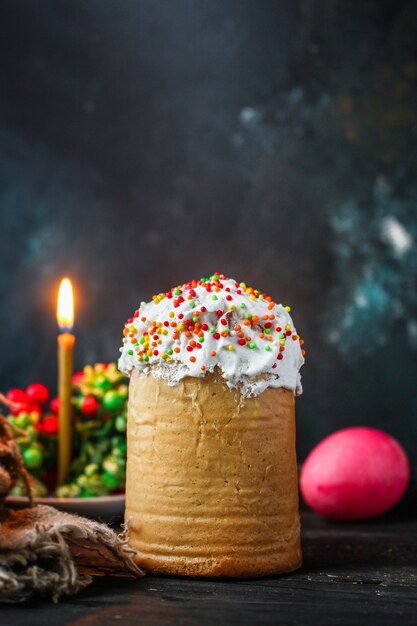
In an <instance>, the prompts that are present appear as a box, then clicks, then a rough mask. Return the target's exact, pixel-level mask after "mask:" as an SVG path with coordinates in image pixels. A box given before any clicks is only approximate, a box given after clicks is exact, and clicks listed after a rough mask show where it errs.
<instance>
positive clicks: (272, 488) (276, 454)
mask: <svg viewBox="0 0 417 626" xmlns="http://www.w3.org/2000/svg"><path fill="white" fill-rule="evenodd" d="M289 312H290V307H288V306H283V305H281V304H277V303H276V302H274V301H273V300H272V298H271V297H270V296H268V295H267V294H265V293H261V292H260V291H258V290H256V289H252V288H250V287H247V286H246V284H245V283H239V282H236V281H234V280H233V279H230V278H227V277H226V276H224V275H223V274H219V273H216V274H213V275H212V276H210V277H208V278H201V279H200V280H194V281H191V282H190V283H186V284H183V285H178V286H177V287H174V288H172V289H170V290H169V291H168V292H165V293H159V294H156V295H155V296H153V298H152V301H151V302H148V303H145V302H142V304H141V305H140V307H139V308H138V309H137V310H136V311H135V313H134V315H133V316H132V317H131V318H129V319H128V320H127V322H126V324H125V328H124V340H123V346H122V348H121V353H122V354H121V357H120V359H119V369H120V370H121V371H122V372H123V373H124V374H126V375H127V376H130V378H131V380H130V387H129V408H128V426H127V483H126V522H127V523H128V527H129V543H130V545H131V546H132V547H133V548H134V549H135V550H136V552H137V557H136V559H137V562H138V564H139V565H140V567H141V568H143V569H144V570H147V571H149V572H158V573H167V574H177V575H192V576H212V577H214V576H262V575H268V574H278V573H282V572H288V571H291V570H294V569H296V568H297V567H299V566H300V564H301V550H300V522H299V515H298V484H297V466H296V457H295V419H294V403H295V399H294V396H295V395H299V394H300V393H301V391H302V388H301V378H300V373H299V370H300V367H301V366H302V364H303V363H304V358H303V354H304V350H303V349H302V347H301V346H302V343H303V342H302V340H301V339H300V337H299V335H298V334H297V331H296V329H295V327H294V324H293V321H292V319H291V316H290V314H289Z"/></svg>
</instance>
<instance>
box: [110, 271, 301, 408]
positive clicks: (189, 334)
mask: <svg viewBox="0 0 417 626" xmlns="http://www.w3.org/2000/svg"><path fill="white" fill-rule="evenodd" d="M290 310H291V309H290V307H289V306H285V307H284V306H282V305H281V304H277V303H276V302H274V300H273V299H272V298H271V297H270V296H268V295H267V294H265V293H261V292H260V291H258V290H257V289H252V287H247V286H246V284H245V283H243V282H242V283H239V282H236V281H235V280H233V279H231V278H227V277H226V276H224V275H223V274H220V273H219V272H216V273H215V274H213V275H212V276H210V277H209V278H201V279H200V280H193V281H191V282H189V283H185V284H184V285H178V286H177V287H174V288H172V289H170V290H169V291H167V292H166V293H159V294H157V295H154V296H153V298H152V302H148V303H144V302H143V303H142V304H141V306H140V308H139V309H137V310H136V311H135V313H134V315H133V317H131V318H129V319H128V320H127V322H126V323H125V327H124V331H123V334H124V338H123V346H122V347H121V348H120V351H121V357H120V359H119V369H120V370H121V371H122V372H123V373H124V374H126V375H130V374H131V372H132V370H133V369H137V370H139V371H140V372H143V373H144V374H148V373H151V374H152V375H154V376H156V377H158V378H163V379H164V380H166V381H167V382H168V384H170V385H175V384H177V383H178V382H179V381H180V380H181V379H182V378H184V377H185V376H194V377H202V376H205V375H206V374H207V373H208V372H212V371H213V370H214V368H215V367H218V368H219V369H220V372H221V374H222V376H223V378H224V379H225V381H226V382H227V384H228V385H229V386H230V387H238V388H239V389H240V391H241V393H242V394H243V395H244V396H253V395H258V394H259V393H261V392H262V391H263V390H264V389H266V388H267V387H286V388H288V389H292V390H293V391H294V392H295V393H296V394H297V395H298V394H300V393H301V391H302V388H301V382H300V374H299V370H300V367H301V366H302V364H303V363H304V358H303V357H304V354H305V351H304V349H303V348H302V345H303V343H304V342H303V340H302V339H301V338H300V337H299V335H298V334H297V331H296V330H295V328H294V324H293V322H292V319H291V317H290V315H289V313H290Z"/></svg>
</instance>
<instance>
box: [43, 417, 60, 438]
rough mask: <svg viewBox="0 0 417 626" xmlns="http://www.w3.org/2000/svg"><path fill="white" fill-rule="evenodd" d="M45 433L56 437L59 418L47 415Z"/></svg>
mask: <svg viewBox="0 0 417 626" xmlns="http://www.w3.org/2000/svg"><path fill="white" fill-rule="evenodd" d="M42 425H43V431H44V432H45V433H46V434H47V435H55V433H57V432H58V418H57V416H56V415H46V416H45V417H44V418H43V422H42Z"/></svg>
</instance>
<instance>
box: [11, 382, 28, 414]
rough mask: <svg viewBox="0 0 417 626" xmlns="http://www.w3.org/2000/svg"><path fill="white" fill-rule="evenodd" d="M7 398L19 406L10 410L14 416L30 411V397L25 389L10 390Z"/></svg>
mask: <svg viewBox="0 0 417 626" xmlns="http://www.w3.org/2000/svg"><path fill="white" fill-rule="evenodd" d="M6 398H7V399H8V400H10V402H14V403H15V404H16V405H18V406H16V407H13V408H11V409H10V413H11V414H12V415H18V414H19V413H21V412H22V411H26V410H27V409H28V404H29V402H28V397H27V395H26V392H25V391H23V389H18V388H17V387H16V388H14V389H10V390H9V391H8V392H7V394H6Z"/></svg>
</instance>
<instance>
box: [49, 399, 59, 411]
mask: <svg viewBox="0 0 417 626" xmlns="http://www.w3.org/2000/svg"><path fill="white" fill-rule="evenodd" d="M49 406H50V409H51V411H52V413H58V412H59V398H53V400H51V404H50V405H49Z"/></svg>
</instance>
